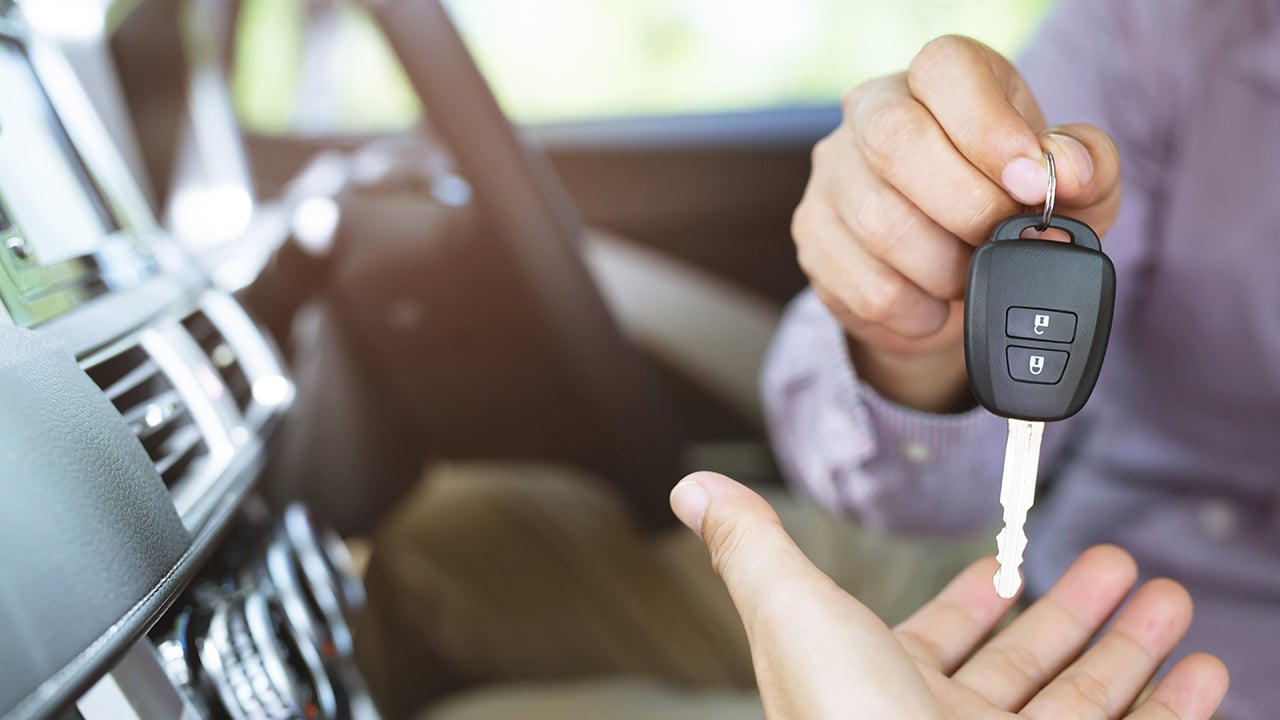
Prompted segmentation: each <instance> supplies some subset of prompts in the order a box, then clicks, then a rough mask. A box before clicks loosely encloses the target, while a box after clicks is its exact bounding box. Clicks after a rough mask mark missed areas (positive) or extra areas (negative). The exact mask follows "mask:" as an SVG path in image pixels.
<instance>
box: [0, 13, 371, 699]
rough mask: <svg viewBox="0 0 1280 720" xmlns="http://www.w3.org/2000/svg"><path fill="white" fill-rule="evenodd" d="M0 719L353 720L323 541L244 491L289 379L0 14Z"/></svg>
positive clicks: (343, 612)
mask: <svg viewBox="0 0 1280 720" xmlns="http://www.w3.org/2000/svg"><path fill="white" fill-rule="evenodd" d="M0 88H3V92H4V95H5V102H4V104H3V106H0V526H2V527H4V533H5V535H4V537H5V541H4V543H2V544H0V545H3V547H2V548H0V718H4V720H17V719H19V718H37V717H58V718H86V719H89V720H93V719H94V718H179V717H181V718H230V719H232V720H240V719H245V720H248V719H250V718H281V719H283V718H294V717H297V718H307V719H308V720H310V719H311V718H373V717H376V716H377V715H376V711H375V710H374V709H373V707H372V705H371V704H370V702H369V701H368V699H367V695H366V694H365V692H364V690H363V684H362V682H361V680H360V678H359V676H358V673H357V672H356V671H355V669H354V666H353V665H352V663H351V660H350V658H351V651H352V641H351V630H350V622H351V619H352V617H353V615H354V614H355V613H356V612H357V611H358V610H359V608H360V605H361V602H362V600H363V590H362V588H361V585H360V581H359V579H358V577H357V575H356V573H355V572H354V570H353V567H352V563H351V559H350V556H349V555H347V553H346V550H345V546H344V545H343V543H342V541H341V540H340V539H339V538H338V537H337V536H336V535H335V534H334V533H333V532H332V531H330V530H329V529H327V528H326V527H325V526H324V525H323V524H321V523H319V522H318V521H317V520H316V519H315V518H314V517H313V516H312V514H311V513H310V512H309V511H308V510H307V508H305V507H303V506H302V505H298V504H294V505H290V506H287V507H283V508H280V507H272V506H270V505H269V504H267V503H266V502H265V501H264V500H262V499H261V498H259V497H258V496H257V495H256V494H255V492H254V485H255V482H256V480H257V479H258V477H259V476H260V475H261V473H262V471H263V468H264V465H265V463H266V460H267V457H268V453H267V449H268V447H269V445H270V442H271V439H272V435H273V431H274V430H275V428H276V427H277V426H278V424H279V422H280V420H281V419H282V417H283V416H284V415H285V413H287V411H288V410H289V408H290V406H291V403H292V401H293V398H294V386H293V383H292V382H291V380H290V378H289V375H288V373H287V372H286V370H285V368H284V365H283V362H282V360H281V355H280V353H279V351H278V350H277V349H276V348H275V347H274V346H273V345H272V342H271V340H270V339H269V337H268V336H267V334H266V333H265V332H263V331H262V330H261V329H260V327H259V326H258V325H257V324H256V323H255V321H254V320H253V318H251V317H250V316H249V314H247V313H246V311H245V310H244V308H243V307H242V305H241V304H240V303H239V302H238V301H237V300H236V299H235V297H234V296H233V295H231V294H230V293H228V292H225V291H223V290H221V289H219V288H217V287H215V286H214V285H213V283H211V281H210V280H209V276H208V274H207V272H206V271H205V270H204V269H202V268H201V267H199V266H198V265H197V263H196V262H195V261H193V260H192V259H191V258H190V256H189V255H188V254H187V253H186V252H185V251H184V250H183V249H182V247H181V245H180V244H179V243H178V242H176V241H175V240H174V238H172V237H171V236H170V235H169V234H168V233H166V232H165V230H164V229H163V228H162V227H161V226H160V225H159V224H158V223H157V222H156V220H155V217H154V212H153V211H152V209H151V206H150V205H149V204H148V201H147V199H146V196H145V193H144V191H143V190H142V189H141V187H140V184H139V183H138V181H137V179H136V177H135V176H134V175H133V174H132V172H131V170H130V168H129V165H128V163H127V162H126V161H125V160H124V158H123V156H122V155H121V153H120V152H119V149H118V147H117V146H116V143H115V142H114V141H113V139H112V136H111V134H110V133H109V132H108V131H107V129H106V127H105V126H104V124H103V123H102V122H101V120H100V119H99V116H98V114H97V113H96V111H95V107H94V105H93V103H92V102H91V101H90V100H89V97H88V95H86V94H85V92H84V90H83V89H82V88H81V86H80V85H79V82H78V80H77V76H76V74H75V72H73V70H72V68H71V66H70V65H69V64H68V63H67V62H66V59H65V57H64V56H63V54H62V53H61V52H60V51H59V49H58V48H57V47H56V46H54V45H53V44H51V43H48V42H46V41H44V40H42V39H40V38H39V37H38V36H37V35H36V34H35V33H32V32H31V31H30V30H29V28H28V26H27V24H26V23H25V22H24V20H23V18H22V16H21V14H20V13H19V12H18V10H17V9H15V8H14V7H12V6H11V5H9V4H7V3H4V2H0Z"/></svg>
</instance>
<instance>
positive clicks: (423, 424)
mask: <svg viewBox="0 0 1280 720" xmlns="http://www.w3.org/2000/svg"><path fill="white" fill-rule="evenodd" d="M277 1H278V3H284V2H285V0H277ZM287 4H289V5H290V6H296V7H295V10H296V12H298V13H300V14H301V15H302V16H303V17H304V20H303V21H302V22H301V26H302V28H303V30H301V31H299V32H304V33H305V34H306V38H305V43H302V45H303V46H304V52H302V53H301V54H302V55H303V60H304V61H305V62H304V63H303V67H302V68H301V69H300V70H299V69H295V73H294V74H295V75H296V76H297V78H296V79H297V81H298V85H299V87H300V89H299V90H298V97H297V102H296V108H294V109H293V111H292V112H293V118H294V119H295V120H296V122H292V124H290V125H289V126H288V127H287V128H286V129H283V130H281V129H279V128H277V129H275V130H264V129H263V128H262V127H261V126H258V127H255V126H254V124H253V123H251V122H247V121H246V120H245V117H246V112H245V110H244V109H243V108H242V107H238V100H237V93H238V92H240V90H242V89H243V88H241V83H242V81H244V82H248V81H246V80H244V78H245V77H250V78H253V77H259V76H267V75H270V74H271V73H273V72H277V71H279V68H275V67H274V66H272V65H270V64H264V63H258V64H252V65H245V62H246V60H245V53H244V52H242V48H243V47H244V46H245V42H246V39H245V36H246V34H248V33H250V32H252V31H253V28H252V27H251V26H250V25H249V24H248V23H249V20H248V19H247V18H248V16H250V15H252V13H254V12H262V11H263V10H262V8H263V7H264V3H263V2H261V0H257V1H256V2H255V0H31V1H29V2H19V3H16V4H15V3H14V2H13V0H0V88H3V90H4V92H3V96H4V101H3V102H2V103H0V239H3V248H0V303H2V305H0V398H2V401H0V457H2V458H3V461H2V462H0V525H2V526H3V527H4V529H5V530H4V537H5V542H4V543H3V544H0V718H4V720H20V719H26V718H45V717H54V718H84V719H87V720H96V719H101V718H140V719H149V718H179V717H181V718H230V719H233V720H240V719H242V718H244V719H248V718H294V717H298V718H308V719H311V718H356V719H361V718H377V717H379V714H378V711H377V709H376V707H375V706H374V704H373V702H372V701H371V699H370V697H369V694H368V692H367V691H366V690H365V688H366V683H365V679H363V678H362V677H361V676H360V673H359V671H358V670H357V668H356V667H355V665H354V663H353V662H352V659H351V656H352V630H351V627H352V623H353V619H354V618H355V616H356V615H357V614H358V613H359V611H360V608H361V603H362V600H363V597H364V590H363V587H362V584H361V574H360V573H361V570H360V568H361V566H362V561H363V558H364V557H365V556H366V555H367V553H368V545H369V540H368V539H369V538H370V537H371V536H373V534H374V533H375V532H376V529H377V527H378V525H379V523H380V521H382V520H383V519H384V518H385V517H386V515H387V514H388V513H389V512H390V511H391V510H392V509H393V508H394V507H395V506H396V503H397V502H398V500H399V499H400V498H402V497H403V496H404V494H405V493H406V492H408V491H409V490H410V489H411V488H412V487H413V486H414V485H415V483H417V482H418V480H419V479H420V478H421V477H422V475H423V471H424V468H426V467H428V466H430V465H431V464H433V463H436V462H441V461H450V462H468V461H473V460H490V459H532V460H538V461H546V462H551V463H559V464H563V465H566V466H572V467H576V468H584V469H588V470H590V471H592V472H594V473H595V474H597V475H598V476H599V477H601V478H604V479H606V480H607V481H608V482H609V483H610V484H611V486H612V487H613V488H614V489H615V490H616V492H617V493H618V494H619V495H620V496H621V497H623V498H625V501H626V504H627V507H628V508H629V510H630V511H631V513H632V515H633V516H634V518H635V519H636V521H637V522H638V523H640V524H642V525H643V526H644V527H646V528H651V529H655V530H656V529H661V528H665V527H668V526H670V525H671V524H672V523H674V522H675V520H674V518H673V517H672V516H671V514H670V511H669V509H668V508H667V493H668V491H669V489H670V487H671V485H672V484H673V483H674V482H675V481H676V480H678V479H679V477H681V476H682V475H683V474H684V473H686V472H688V471H691V470H693V469H697V468H715V469H717V470H720V471H723V472H726V473H729V474H732V475H734V476H735V477H737V478H738V479H740V480H743V481H746V482H749V483H753V484H776V483H780V482H781V478H780V477H779V472H778V469H777V468H776V466H775V464H774V461H773V459H772V457H771V454H770V451H769V446H768V440H767V436H766V429H765V421H764V416H763V410H762V407H761V401H760V398H759V394H758V390H757V380H758V375H759V371H760V367H761V364H762V362H763V358H764V356H765V353H766V350H767V347H768V343H769V340H770V337H771V335H772V333H773V331H774V329H775V327H776V325H777V323H778V322H779V319H780V317H781V315H782V312H783V309H784V307H785V305H786V303H787V301H788V300H789V299H790V298H791V297H793V296H794V295H795V294H796V293H798V292H799V291H800V290H801V289H802V288H803V285H804V279H803V275H802V274H801V272H800V270H799V268H798V267H797V265H796V262H795V259H794V249H793V246H792V244H791V242H790V238H789V236H790V233H789V224H790V219H791V213H792V210H793V209H794V207H795V205H796V203H797V201H798V200H799V198H800V196H801V194H802V193H803V191H804V186H805V182H806V178H807V175H808V171H809V152H810V149H811V148H812V146H813V144H814V143H815V142H816V141H817V140H818V139H819V138H821V137H822V136H823V135H825V134H826V133H827V132H829V131H830V130H831V128H833V127H834V126H835V125H836V124H837V123H838V122H839V118H840V110H839V106H838V102H839V94H838V92H835V93H826V94H824V95H823V96H822V97H821V98H820V99H816V100H814V101H812V102H808V103H802V104H786V103H784V104H781V105H779V106H768V107H755V108H749V109H730V110H724V111H705V112H693V113H671V112H657V113H650V114H643V113H641V114H630V115H627V114H624V115H619V116H603V117H586V118H582V117H578V118H569V119H561V120H552V121H538V122H521V121H513V120H512V119H511V117H510V116H509V114H508V112H507V111H506V107H505V104H504V103H503V102H502V98H500V97H498V96H497V95H496V94H495V91H494V87H493V86H491V84H490V82H489V81H488V79H487V78H488V71H489V67H488V66H487V65H486V64H485V63H482V62H477V57H476V56H475V55H473V44H474V43H473V42H472V38H471V37H470V36H468V35H465V34H464V33H463V32H460V30H459V25H457V24H455V21H454V18H455V17H460V13H459V11H457V10H455V9H454V8H453V7H451V5H461V4H462V3H453V4H448V3H442V2H440V1H439V0H386V1H381V2H370V3H368V5H367V6H356V5H354V4H351V7H347V5H348V4H349V3H347V2H339V1H338V0H326V1H323V2H306V3H303V2H296V3H295V2H292V0H290V1H289V2H288V3H287ZM490 5H495V4H494V3H490ZM867 5H872V3H867ZM496 6H498V7H500V6H501V4H500V3H499V4H497V5H496ZM255 8H256V9H255ZM353 12H358V13H360V16H361V17H362V18H363V19H362V22H363V23H364V25H362V27H364V28H365V31H366V32H375V33H377V34H378V36H379V38H380V40H379V43H381V47H383V48H384V52H385V53H386V54H387V57H389V58H391V59H392V60H393V61H394V64H395V66H396V67H397V68H398V72H399V73H402V74H403V80H404V87H405V88H406V92H407V93H408V97H410V98H411V101H412V105H413V112H414V117H415V118H416V119H415V120H413V122H412V123H411V124H410V125H408V126H407V127H403V126H402V127H396V128H390V129H386V128H381V129H380V128H374V129H368V128H362V127H354V128H352V127H345V126H341V125H340V124H339V125H334V124H326V123H324V122H319V121H316V122H314V124H309V123H311V122H312V121H313V120H314V119H315V118H322V117H323V116H324V115H325V113H326V112H330V111H331V110H332V108H326V107H325V102H324V101H323V98H320V96H321V95H323V92H322V90H323V89H324V88H325V86H326V82H327V80H326V77H325V76H324V75H323V73H321V74H319V75H318V76H316V77H310V76H309V75H308V72H309V70H310V69H314V68H311V67H308V66H307V63H312V64H314V65H317V66H323V65H324V64H325V63H338V64H348V63H350V64H357V65H358V62H357V61H356V60H355V59H351V60H348V59H347V58H346V57H344V56H343V54H342V52H341V51H340V49H338V48H337V46H336V45H333V44H332V41H333V39H334V37H336V36H337V35H340V33H336V32H335V31H334V29H333V27H332V23H333V21H334V18H335V17H337V16H338V15H341V14H343V13H353ZM926 29H927V28H926ZM295 40H296V38H295ZM326 41H329V42H330V45H326ZM282 42H283V41H282ZM313 61H314V62H313ZM313 101H314V102H313Z"/></svg>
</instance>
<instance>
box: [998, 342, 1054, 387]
mask: <svg viewBox="0 0 1280 720" xmlns="http://www.w3.org/2000/svg"><path fill="white" fill-rule="evenodd" d="M1007 355H1008V360H1009V376H1010V377H1012V378H1013V379H1014V380H1017V381H1019V382H1029V383H1040V384H1042V385H1053V384H1054V383H1056V382H1058V381H1059V380H1061V379H1062V371H1063V370H1066V369H1067V357H1068V355H1067V353H1064V352H1062V351H1060V350H1039V349H1037V348H1029V347H1019V346H1017V345H1010V346H1009V350H1008V353H1007Z"/></svg>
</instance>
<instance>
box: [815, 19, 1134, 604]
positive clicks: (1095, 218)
mask: <svg viewBox="0 0 1280 720" xmlns="http://www.w3.org/2000/svg"><path fill="white" fill-rule="evenodd" d="M844 113H845V118H844V123H843V124H842V125H841V126H840V128H838V129H837V130H836V131H835V132H833V133H832V134H831V135H830V136H828V137H827V138H825V139H824V140H823V141H822V142H820V143H819V144H818V146H817V147H816V148H815V150H814V167H813V172H812V175H811V178H810V182H809V186H808V188H807V189H806V192H805V197H804V199H803V200H802V202H801V204H800V206H799V207H798V208H797V210H796V215H795V219H794V222H793V234H794V236H795V240H796V246H797V249H798V257H799V260H800V264H801V267H802V268H803V269H804V270H805V272H806V274H808V276H809V279H810V281H811V283H812V284H813V287H814V291H815V293H816V294H817V295H818V297H819V298H820V299H821V300H822V301H823V303H825V304H826V305H827V306H828V308H830V309H831V311H832V312H833V313H834V314H835V315H836V317H838V318H839V319H840V321H841V323H842V324H843V325H844V327H845V329H846V331H847V332H848V335H849V338H850V353H851V356H852V358H853V360H854V364H855V366H856V367H857V370H858V373H859V375H860V376H861V378H862V380H863V382H865V383H867V384H868V385H871V386H872V387H874V388H875V389H876V390H877V391H879V392H880V393H881V394H882V395H884V396H885V397H887V398H889V399H890V400H894V401H896V402H899V403H901V404H903V405H906V406H909V407H913V408H916V409H919V410H924V411H931V412H946V411H953V410H958V409H962V408H964V407H966V406H969V405H970V404H971V403H972V397H971V396H970V394H969V393H968V392H967V387H968V385H969V383H968V382H967V378H966V350H967V355H968V360H969V362H968V370H969V373H970V374H971V375H972V377H973V384H972V387H973V389H974V391H975V392H974V395H976V396H977V399H978V400H979V401H980V402H981V403H982V404H983V405H984V406H986V407H987V408H988V409H990V410H992V411H993V412H996V413H998V414H1000V415H1004V416H1006V417H1009V418H1010V423H1009V437H1008V446H1007V452H1006V456H1005V471H1004V477H1003V479H1002V485H1001V493H1000V502H1001V504H1002V505H1003V506H1004V509H1005V512H1004V520H1005V528H1004V529H1003V530H1002V531H1001V533H1000V535H999V537H998V546H999V553H998V558H999V560H1000V571H999V572H998V573H997V575H996V577H995V584H996V588H997V590H998V591H999V593H1000V594H1001V595H1002V596H1004V597H1010V596H1012V595H1013V594H1014V593H1015V592H1016V591H1017V589H1018V587H1019V586H1020V585H1021V578H1020V576H1019V575H1018V566H1019V565H1020V564H1021V562H1022V554H1023V549H1024V548H1025V546H1026V536H1025V534H1024V533H1023V530H1022V525H1023V523H1024V522H1025V519H1026V513H1027V510H1028V509H1029V508H1030V507H1031V504H1032V502H1033V500H1034V497H1035V481H1036V474H1037V467H1038V462H1039V448H1040V437H1041V431H1042V428H1043V422H1042V421H1044V420H1053V419H1060V418H1064V417H1068V416H1070V415H1071V414H1074V413H1075V412H1076V411H1078V410H1079V409H1080V406H1081V405H1083V403H1084V400H1086V399H1087V398H1088V395H1089V393H1090V392H1091V391H1092V388H1093V384H1094V382H1095V381H1096V379H1097V373H1098V369H1099V367H1100V365H1101V359H1102V353H1103V352H1104V351H1105V348H1106V340H1107V335H1108V333H1109V331H1110V320H1111V307H1112V303H1113V301H1114V283H1115V280H1114V270H1113V269H1112V268H1111V264H1110V262H1109V261H1108V260H1106V257H1105V256H1104V255H1102V253H1101V252H1099V250H1100V248H1099V247H1098V240H1097V234H1095V232H1094V230H1095V229H1096V230H1097V232H1098V233H1101V232H1104V231H1105V230H1106V229H1107V228H1109V227H1110V226H1111V224H1112V223H1113V222H1114V220H1115V216H1116V212H1117V209H1118V207H1119V201H1120V180H1119V157H1118V154H1117V151H1116V148H1115V146H1114V144H1113V143H1112V142H1111V139H1110V138H1109V137H1108V136H1107V135H1106V133H1104V132H1102V131H1101V130H1099V129H1098V128H1095V127H1092V126H1089V125H1066V126H1061V127H1056V128H1046V127H1045V121H1044V118H1043V116H1042V115H1041V113H1040V110H1039V107H1038V105H1037V104H1036V102H1035V99H1034V98H1033V97H1032V95H1031V93H1030V91H1029V90H1028V88H1027V87H1026V85H1025V84H1024V83H1023V81H1022V78H1021V77H1020V76H1019V75H1018V73H1017V71H1016V70H1014V68H1013V67H1012V66H1011V65H1010V64H1009V63H1008V62H1007V61H1006V60H1005V59H1004V58H1002V57H1000V56H999V55H998V54H997V53H995V52H994V51H992V50H991V49H989V48H987V47H985V46H983V45H981V44H979V43H977V42H976V41H973V40H969V39H966V38H957V37H943V38H939V39H938V40H935V41H933V42H932V43H930V44H929V45H927V46H925V48H924V49H923V50H922V51H921V52H920V54H919V55H917V56H916V58H915V59H914V60H913V61H912V63H911V67H910V69H909V70H908V71H907V72H906V73H903V74H899V75H894V76H890V77H886V78H880V79H877V80H873V81H871V82H868V83H866V84H863V85H861V86H859V87H857V88H854V89H853V90H852V91H850V92H849V93H848V94H847V95H846V97H845V102H844ZM1055 158H1056V162H1055ZM1051 163H1052V165H1051ZM1055 168H1056V172H1051V170H1054V169H1055ZM1041 203H1047V205H1046V209H1045V211H1044V214H1043V222H1037V221H1036V220H1033V219H1031V218H1032V216H1024V217H1023V218H1012V219H1010V220H1009V222H1005V223H1003V224H1001V225H1000V230H997V231H996V232H995V233H993V232H992V229H993V228H995V227H996V226H997V223H1000V222H1001V221H1002V220H1005V219H1006V218H1008V217H1009V216H1010V215H1014V214H1015V213H1017V212H1019V211H1020V210H1021V208H1022V207H1023V206H1026V205H1038V204H1041ZM1055 205H1056V210H1057V211H1058V213H1059V214H1060V215H1059V217H1060V218H1061V220H1060V221H1054V222H1052V223H1050V222H1049V221H1050V215H1051V210H1052V209H1054V207H1055ZM1063 215H1069V216H1070V217H1069V218H1067V217H1062V216H1063ZM1072 218H1075V220H1073V219H1072ZM1015 226H1016V227H1015ZM1049 227H1052V228H1053V230H1049V232H1051V233H1052V232H1055V231H1056V232H1059V233H1061V232H1062V231H1065V234H1066V235H1068V236H1069V237H1070V239H1071V240H1073V243H1072V244H1071V245H1067V244H1059V243H1044V242H1041V241H1031V242H1023V241H1018V238H1019V237H1020V235H1021V234H1022V232H1023V231H1024V230H1030V229H1033V228H1034V229H1037V230H1042V231H1043V230H1046V229H1047V228H1049ZM1002 232H1004V233H1005V234H1003V235H1002V234H1001V233H1002ZM989 239H999V240H1004V241H1008V242H1000V243H992V244H990V245H988V240H989ZM978 248H981V252H977V249H978ZM971 263H972V274H971V267H970V266H971ZM979 286H980V287H979ZM966 289H968V291H969V293H970V296H969V301H968V305H969V317H968V318H967V321H966V318H965V317H964V309H965V305H966V303H965V302H964V300H963V299H964V298H965V296H966ZM1073 290H1074V292H1073ZM1055 317H1056V318H1057V322H1056V323H1055V322H1054V318H1055ZM1068 324H1071V326H1072V327H1071V335H1070V336H1069V337H1063V336H1062V335H1061V333H1062V332H1064V330H1065V328H1066V326H1067V325H1068ZM1024 325H1025V328H1023V326H1024ZM966 326H967V327H966ZM1019 328H1023V329H1021V330H1020V329H1019ZM966 332H967V333H968V335H969V337H968V343H967V345H968V347H967V348H966V343H965V334H966ZM1011 333H1012V334H1011ZM1018 338H1021V339H1018ZM1072 358H1074V360H1072Z"/></svg>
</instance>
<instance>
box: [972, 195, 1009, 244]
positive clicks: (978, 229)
mask: <svg viewBox="0 0 1280 720" xmlns="http://www.w3.org/2000/svg"><path fill="white" fill-rule="evenodd" d="M961 207H963V208H965V210H964V211H963V214H962V215H961V217H960V224H961V227H962V228H963V229H964V230H963V232H964V234H965V236H966V237H967V238H969V239H970V240H971V241H977V242H981V241H982V240H983V239H985V237H986V235H987V233H989V232H990V231H991V229H992V227H993V226H994V225H995V223H996V221H997V220H999V219H1000V218H1001V217H1003V216H1005V215H1008V214H1010V212H1012V211H1013V210H1014V209H1016V207H1017V205H1016V204H1015V203H1014V202H1013V200H1011V199H1010V198H1009V197H1008V196H1006V195H1004V194H1003V193H1002V192H999V191H997V190H995V189H993V188H986V187H984V188H979V189H977V190H974V191H973V192H971V193H970V196H969V197H968V198H967V199H966V200H965V201H964V203H963V204H962V205H961Z"/></svg>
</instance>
